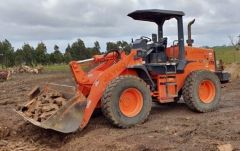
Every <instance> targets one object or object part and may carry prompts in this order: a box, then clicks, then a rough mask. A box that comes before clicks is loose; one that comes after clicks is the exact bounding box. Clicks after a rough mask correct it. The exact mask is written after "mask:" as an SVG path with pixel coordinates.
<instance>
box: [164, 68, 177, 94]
mask: <svg viewBox="0 0 240 151" xmlns="http://www.w3.org/2000/svg"><path fill="white" fill-rule="evenodd" d="M176 73H177V67H176V66H174V70H173V71H168V67H167V65H166V66H165V74H164V75H161V76H160V78H161V79H162V80H161V81H162V82H160V85H162V86H164V88H165V94H166V98H174V97H177V96H178V92H177V78H176ZM171 89H173V90H172V91H171V93H170V90H171Z"/></svg>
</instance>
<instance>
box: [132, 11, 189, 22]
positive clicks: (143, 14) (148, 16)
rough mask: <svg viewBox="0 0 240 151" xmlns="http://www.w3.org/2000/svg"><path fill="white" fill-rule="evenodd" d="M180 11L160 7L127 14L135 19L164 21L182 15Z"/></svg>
mask: <svg viewBox="0 0 240 151" xmlns="http://www.w3.org/2000/svg"><path fill="white" fill-rule="evenodd" d="M184 15H185V14H184V12H182V11H172V10H160V9H146V10H136V11H134V12H132V13H129V14H128V16H129V17H131V18H133V19H135V20H143V21H150V22H156V23H159V22H164V21H165V20H169V19H171V18H177V17H181V16H184Z"/></svg>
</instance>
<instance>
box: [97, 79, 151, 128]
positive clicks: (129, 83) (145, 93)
mask: <svg viewBox="0 0 240 151" xmlns="http://www.w3.org/2000/svg"><path fill="white" fill-rule="evenodd" d="M151 106H152V98H151V92H150V90H149V88H148V86H147V84H146V83H145V82H144V81H143V80H142V79H140V78H138V77H135V76H119V77H117V78H116V79H114V80H112V81H111V82H110V84H109V85H108V87H107V88H106V90H105V92H104V95H103V97H102V100H101V108H102V112H103V114H104V116H105V117H106V118H107V119H108V120H109V121H110V122H111V123H112V124H114V125H115V126H117V127H121V128H128V127H131V126H133V125H135V124H139V123H142V122H144V121H145V120H146V119H147V117H148V115H149V112H150V110H151Z"/></svg>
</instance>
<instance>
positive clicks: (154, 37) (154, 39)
mask: <svg viewBox="0 0 240 151" xmlns="http://www.w3.org/2000/svg"><path fill="white" fill-rule="evenodd" d="M152 41H153V42H154V43H156V42H157V34H152Z"/></svg>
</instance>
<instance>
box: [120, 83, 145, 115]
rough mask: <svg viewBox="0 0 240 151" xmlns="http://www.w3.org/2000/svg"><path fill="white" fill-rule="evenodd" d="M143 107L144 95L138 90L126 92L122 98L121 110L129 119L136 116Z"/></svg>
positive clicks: (129, 89)
mask: <svg viewBox="0 0 240 151" xmlns="http://www.w3.org/2000/svg"><path fill="white" fill-rule="evenodd" d="M142 107H143V96H142V93H141V92H140V91H139V90H138V89H136V88H128V89H126V90H124V91H123V92H122V94H121V96H120V101H119V108H120V111H121V112H122V114H124V115H125V116H127V117H134V116H136V115H137V114H138V113H139V112H140V111H141V109H142Z"/></svg>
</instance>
